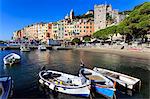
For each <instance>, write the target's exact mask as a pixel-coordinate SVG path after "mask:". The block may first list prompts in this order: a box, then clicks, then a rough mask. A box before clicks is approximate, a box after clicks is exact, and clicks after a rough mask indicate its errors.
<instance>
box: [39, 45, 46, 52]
mask: <svg viewBox="0 0 150 99" xmlns="http://www.w3.org/2000/svg"><path fill="white" fill-rule="evenodd" d="M38 50H40V51H46V46H45V45H39V46H38Z"/></svg>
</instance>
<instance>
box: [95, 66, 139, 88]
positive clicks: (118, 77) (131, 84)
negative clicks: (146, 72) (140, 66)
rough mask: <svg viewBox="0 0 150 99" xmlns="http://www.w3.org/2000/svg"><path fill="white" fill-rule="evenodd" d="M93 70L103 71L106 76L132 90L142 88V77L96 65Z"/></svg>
mask: <svg viewBox="0 0 150 99" xmlns="http://www.w3.org/2000/svg"><path fill="white" fill-rule="evenodd" d="M93 70H94V71H96V72H97V73H101V74H103V75H104V76H106V77H108V78H110V79H112V80H113V81H115V82H117V83H118V84H120V85H122V86H123V87H126V88H128V89H131V90H136V89H138V90H140V86H141V80H140V79H137V78H134V77H131V76H128V75H125V74H121V73H118V72H114V71H110V70H107V69H103V68H97V67H95V68H94V69H93Z"/></svg>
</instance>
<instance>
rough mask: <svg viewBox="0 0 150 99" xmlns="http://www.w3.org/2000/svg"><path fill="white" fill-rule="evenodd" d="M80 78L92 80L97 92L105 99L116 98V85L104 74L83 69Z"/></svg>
mask: <svg viewBox="0 0 150 99" xmlns="http://www.w3.org/2000/svg"><path fill="white" fill-rule="evenodd" d="M79 76H81V77H85V78H86V79H88V80H90V81H91V84H92V87H93V88H94V89H95V91H96V92H97V93H99V94H101V95H103V96H104V97H106V98H113V97H114V96H115V91H116V89H115V88H114V83H113V82H112V81H111V80H109V79H108V78H106V77H105V76H103V75H102V74H100V73H97V72H95V71H93V70H91V69H87V68H81V69H80V71H79Z"/></svg>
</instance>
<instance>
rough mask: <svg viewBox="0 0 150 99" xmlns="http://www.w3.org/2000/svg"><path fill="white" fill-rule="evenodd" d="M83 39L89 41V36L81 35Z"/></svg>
mask: <svg viewBox="0 0 150 99" xmlns="http://www.w3.org/2000/svg"><path fill="white" fill-rule="evenodd" d="M83 40H84V41H85V42H89V41H91V37H90V36H84V37H83Z"/></svg>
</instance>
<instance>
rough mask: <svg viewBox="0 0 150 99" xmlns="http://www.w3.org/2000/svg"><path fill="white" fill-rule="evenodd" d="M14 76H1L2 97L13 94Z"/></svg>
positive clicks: (0, 96) (6, 98) (0, 92)
mask: <svg viewBox="0 0 150 99" xmlns="http://www.w3.org/2000/svg"><path fill="white" fill-rule="evenodd" d="M11 91H12V78H11V77H9V76H8V77H0V99H8V98H9V97H10V96H11V94H12V92H11Z"/></svg>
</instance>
